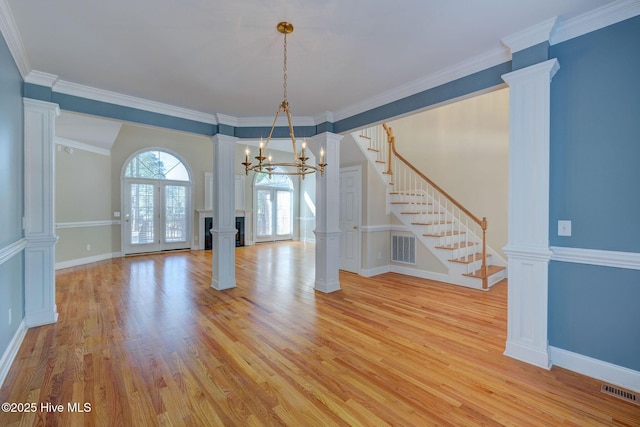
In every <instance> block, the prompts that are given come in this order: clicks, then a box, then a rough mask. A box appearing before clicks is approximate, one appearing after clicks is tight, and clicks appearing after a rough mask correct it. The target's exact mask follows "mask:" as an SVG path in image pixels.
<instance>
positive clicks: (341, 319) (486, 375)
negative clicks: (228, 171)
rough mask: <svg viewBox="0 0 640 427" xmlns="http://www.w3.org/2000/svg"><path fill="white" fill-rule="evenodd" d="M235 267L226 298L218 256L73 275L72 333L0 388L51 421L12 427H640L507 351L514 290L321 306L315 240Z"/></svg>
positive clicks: (68, 314) (559, 372)
mask: <svg viewBox="0 0 640 427" xmlns="http://www.w3.org/2000/svg"><path fill="white" fill-rule="evenodd" d="M236 261H237V262H236V264H237V269H236V272H237V275H236V276H237V288H235V289H231V290H227V291H222V292H220V291H216V290H214V289H211V287H210V283H211V252H210V251H194V252H179V253H168V254H154V255H144V256H136V257H128V258H121V259H114V260H110V261H103V262H99V263H96V264H91V265H87V266H81V267H75V268H70V269H66V270H60V271H58V272H57V276H56V280H57V304H58V311H59V313H60V317H59V320H58V323H57V324H54V325H47V326H42V327H39V328H34V329H31V330H29V331H28V333H27V336H26V338H25V340H24V342H23V344H22V347H21V349H20V351H19V353H18V355H17V357H16V361H15V363H14V365H13V367H12V369H11V371H10V372H9V375H8V377H7V379H6V381H5V384H4V386H3V387H2V389H0V402H23V403H36V404H37V405H38V411H36V412H31V413H5V412H3V413H0V426H2V427H9V426H65V427H67V426H124V427H129V426H135V427H139V426H156V425H160V426H260V425H288V426H346V425H350V426H386V425H393V426H431V425H439V426H447V425H451V426H467V425H468V426H475V425H486V426H491V425H509V426H559V425H571V426H599V425H624V426H640V406H636V405H633V404H630V403H627V402H624V401H622V400H619V399H616V398H613V397H610V396H607V395H605V394H602V393H601V392H600V386H601V383H600V382H599V381H596V380H593V379H590V378H587V377H584V376H582V375H578V374H576V373H573V372H570V371H567V370H564V369H560V368H555V367H554V368H553V369H552V370H550V371H546V370H544V369H540V368H537V367H534V366H531V365H527V364H525V363H522V362H518V361H516V360H513V359H510V358H508V357H505V356H503V354H502V353H503V351H504V344H505V339H506V300H507V284H506V282H503V283H500V284H497V285H495V286H494V287H493V288H492V289H491V290H490V291H489V292H482V291H477V290H471V289H466V288H462V287H456V286H451V285H446V284H442V283H437V282H431V281H429V280H423V279H416V278H412V277H407V276H402V275H398V274H393V273H388V274H383V275H381V276H377V277H374V278H369V279H367V278H363V277H360V276H358V275H355V274H350V273H345V272H341V274H340V280H341V285H342V290H341V291H339V292H335V293H332V294H323V293H319V292H316V291H314V290H313V282H314V269H313V265H314V246H313V245H309V244H306V245H305V244H304V243H299V242H291V243H283V244H261V245H256V246H251V247H246V248H238V249H237V250H236ZM84 403H88V404H89V409H90V411H85V412H77V411H76V412H71V411H69V407H68V405H69V404H71V405H74V404H76V405H77V406H76V408H78V407H82V408H83V409H86V407H84V406H83V405H84ZM42 404H44V405H45V406H46V405H47V404H50V405H51V406H52V407H56V405H63V411H62V412H55V413H54V412H47V411H43V410H40V409H41V407H40V405H42Z"/></svg>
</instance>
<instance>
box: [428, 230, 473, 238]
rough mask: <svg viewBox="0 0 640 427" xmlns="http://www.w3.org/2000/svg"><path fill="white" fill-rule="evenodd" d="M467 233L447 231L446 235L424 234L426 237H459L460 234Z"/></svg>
mask: <svg viewBox="0 0 640 427" xmlns="http://www.w3.org/2000/svg"><path fill="white" fill-rule="evenodd" d="M465 233H466V232H465V231H446V232H444V233H436V234H423V236H425V237H448V236H458V235H460V234H465Z"/></svg>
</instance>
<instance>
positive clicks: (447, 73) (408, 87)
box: [333, 47, 511, 121]
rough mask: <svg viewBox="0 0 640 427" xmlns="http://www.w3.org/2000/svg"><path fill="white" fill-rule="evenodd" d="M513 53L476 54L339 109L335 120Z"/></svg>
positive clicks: (492, 63)
mask: <svg viewBox="0 0 640 427" xmlns="http://www.w3.org/2000/svg"><path fill="white" fill-rule="evenodd" d="M510 60H511V55H510V54H509V51H508V49H507V48H506V47H499V48H495V49H492V50H490V51H488V52H485V53H483V54H481V55H478V56H475V57H473V58H471V59H469V60H467V61H464V62H461V63H459V64H457V65H454V66H452V67H449V68H445V69H444V70H442V71H438V72H436V73H434V74H431V75H428V76H425V77H423V78H421V79H418V80H414V81H413V82H410V83H407V84H405V85H402V86H400V87H398V88H396V89H392V90H389V91H386V92H383V93H381V94H378V95H376V96H373V97H371V98H368V99H366V100H364V101H363V102H360V103H358V104H354V105H352V106H350V107H347V108H344V109H341V110H338V111H336V112H334V113H333V118H334V119H335V121H340V120H343V119H346V118H349V117H352V116H355V115H357V114H360V113H364V112H365V111H369V110H372V109H374V108H377V107H380V106H383V105H386V104H389V103H391V102H394V101H398V100H401V99H403V98H407V97H409V96H412V95H415V94H417V93H420V92H424V91H425V90H428V89H432V88H434V87H437V86H440V85H443V84H445V83H449V82H451V81H454V80H456V79H459V78H462V77H466V76H468V75H471V74H473V73H477V72H478V71H482V70H486V69H487V68H491V67H493V66H496V65H499V64H502V63H505V62H508V61H510Z"/></svg>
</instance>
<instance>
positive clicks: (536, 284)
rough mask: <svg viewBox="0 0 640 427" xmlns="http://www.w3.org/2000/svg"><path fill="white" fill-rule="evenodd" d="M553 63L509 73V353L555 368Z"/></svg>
mask: <svg viewBox="0 0 640 427" xmlns="http://www.w3.org/2000/svg"><path fill="white" fill-rule="evenodd" d="M559 67H560V66H559V64H558V61H557V60H556V59H551V60H548V61H545V62H542V63H539V64H536V65H532V66H530V67H527V68H523V69H520V70H517V71H513V72H511V73H508V74H505V75H504V76H502V78H503V79H504V80H505V81H506V82H507V83H508V84H509V90H510V143H509V183H510V184H509V224H508V232H509V238H508V243H507V246H506V247H505V248H504V252H505V254H506V255H507V257H508V259H509V262H508V269H509V270H508V271H509V296H508V323H507V343H506V349H505V353H504V354H505V355H507V356H510V357H513V358H515V359H518V360H522V361H524V362H527V363H530V364H532V365H536V366H540V367H543V368H546V369H549V368H550V367H551V361H550V357H549V349H548V347H549V346H548V338H547V316H548V313H547V310H548V301H547V295H548V266H549V260H550V259H551V250H550V249H549V145H550V96H551V93H550V92H551V79H552V78H553V76H554V75H555V73H556V71H557V70H558V68H559Z"/></svg>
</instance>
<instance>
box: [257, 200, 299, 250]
mask: <svg viewBox="0 0 640 427" xmlns="http://www.w3.org/2000/svg"><path fill="white" fill-rule="evenodd" d="M292 195H293V193H292V191H291V190H288V189H286V190H285V189H277V188H256V207H257V209H256V242H269V241H275V240H290V239H291V238H292V237H293V218H292V213H293V209H292V208H293V206H292V199H293V197H292Z"/></svg>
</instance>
